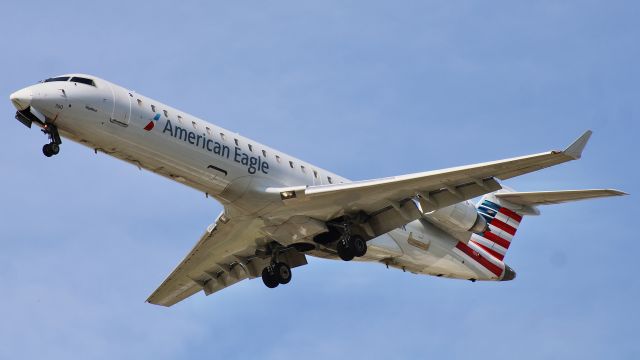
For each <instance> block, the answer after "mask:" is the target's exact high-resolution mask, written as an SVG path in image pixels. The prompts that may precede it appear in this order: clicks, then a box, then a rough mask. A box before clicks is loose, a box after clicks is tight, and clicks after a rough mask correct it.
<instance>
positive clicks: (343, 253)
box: [336, 238, 356, 261]
mask: <svg viewBox="0 0 640 360" xmlns="http://www.w3.org/2000/svg"><path fill="white" fill-rule="evenodd" d="M350 240H351V239H350V238H345V239H341V240H340V241H338V243H337V244H336V250H338V256H339V257H340V259H342V260H344V261H351V260H353V258H354V257H355V256H356V254H355V252H354V248H353V246H352V245H351V241H350Z"/></svg>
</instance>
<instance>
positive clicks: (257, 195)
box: [10, 74, 625, 306]
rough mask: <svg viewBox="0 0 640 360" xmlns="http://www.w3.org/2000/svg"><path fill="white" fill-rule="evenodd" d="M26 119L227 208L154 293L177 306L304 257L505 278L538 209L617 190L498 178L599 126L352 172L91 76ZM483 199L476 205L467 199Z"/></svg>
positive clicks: (269, 276)
mask: <svg viewBox="0 0 640 360" xmlns="http://www.w3.org/2000/svg"><path fill="white" fill-rule="evenodd" d="M10 99H11V101H12V103H13V105H14V106H15V107H16V108H17V112H16V118H17V119H18V120H19V121H20V122H22V123H23V124H24V125H26V126H28V127H31V125H32V124H33V123H35V124H36V125H37V126H39V127H41V128H42V131H43V132H44V133H45V134H46V135H48V137H49V143H47V144H46V145H44V147H43V149H42V150H43V152H44V155H46V156H48V157H50V156H53V155H57V154H58V152H59V151H60V144H61V143H62V137H65V138H67V139H71V140H73V141H76V142H78V143H80V144H83V145H85V146H88V147H90V148H92V149H94V150H95V152H96V153H97V152H98V151H100V152H103V153H106V154H109V155H112V156H114V157H116V158H119V159H121V160H124V161H127V162H129V163H131V164H133V165H135V166H137V167H138V168H144V169H147V170H149V171H152V172H154V173H156V174H159V175H162V176H165V177H168V178H170V179H172V180H175V181H178V182H180V183H183V184H185V185H188V186H190V187H192V188H194V189H196V190H198V191H201V192H203V193H204V194H206V195H207V196H212V197H213V198H215V199H216V200H218V201H219V202H221V203H222V204H223V206H224V211H223V212H222V213H221V214H220V215H219V216H218V218H217V219H216V221H215V222H214V223H213V224H211V225H210V226H209V227H208V228H207V229H206V231H205V232H204V234H203V235H202V237H201V238H200V240H198V242H197V243H196V245H195V246H194V247H193V249H192V250H191V251H190V252H189V253H188V254H187V256H186V257H185V258H184V260H182V262H181V263H180V264H178V266H177V267H176V268H175V270H173V272H171V274H170V275H169V276H168V277H167V278H166V280H165V281H164V282H163V283H162V284H161V285H160V286H159V287H158V289H157V290H156V291H154V292H153V294H151V295H150V296H149V298H148V299H147V301H148V302H149V303H152V304H158V305H164V306H171V305H173V304H176V303H177V302H179V301H182V300H184V299H185V298H187V297H189V296H191V295H193V294H195V293H197V292H200V291H203V292H204V293H205V295H210V294H212V293H214V292H217V291H219V290H221V289H223V288H226V287H228V286H231V285H233V284H235V283H237V282H239V281H241V280H243V279H247V278H248V279H252V278H256V277H259V276H260V277H262V280H263V282H264V284H265V285H266V286H268V287H269V288H275V287H276V286H278V285H279V284H287V283H288V282H289V281H290V280H291V268H294V267H297V266H301V265H305V264H307V260H306V255H311V256H316V257H321V258H326V259H342V260H344V261H349V260H352V259H357V260H359V261H370V262H378V263H382V264H384V265H386V266H387V267H393V268H398V269H401V270H403V271H410V272H412V273H416V274H427V275H434V276H439V277H440V276H442V277H447V278H456V279H467V280H471V281H476V280H490V281H491V280H495V281H505V280H512V279H514V278H515V275H516V273H515V272H514V271H513V270H512V269H511V268H510V267H509V266H507V265H506V264H505V263H504V257H505V255H506V253H507V250H508V249H509V246H510V244H511V241H512V239H513V237H514V235H515V234H516V230H517V229H518V226H519V225H520V222H521V220H522V217H523V216H524V215H538V214H539V211H538V206H539V205H545V204H557V203H561V202H568V201H574V200H581V199H588V198H597V197H605V196H616V195H625V193H623V192H621V191H618V190H610V189H598V190H570V191H548V192H515V191H513V190H510V189H507V188H503V187H502V186H501V185H500V183H499V182H498V180H506V179H509V178H512V177H515V176H519V175H523V174H526V173H530V172H533V171H537V170H540V169H543V168H546V167H550V166H553V165H557V164H561V163H564V162H567V161H571V160H576V159H579V158H580V156H581V154H582V150H583V149H584V147H585V145H586V144H587V141H588V140H589V137H590V136H591V131H587V132H585V133H584V134H583V135H582V136H580V137H579V138H578V139H577V140H576V141H575V142H574V143H573V144H571V145H570V146H569V147H567V148H566V149H565V150H562V151H549V152H543V153H539V154H534V155H528V156H522V157H516V158H511V159H505V160H498V161H491V162H486V163H480V164H474V165H467V166H460V167H454V168H448V169H443V170H435V171H427V172H421V173H415V174H408V175H401V176H393V177H388V178H382V179H373V180H361V181H350V180H347V179H345V178H343V177H341V176H339V175H336V174H334V173H332V172H329V171H327V170H325V169H322V168H320V167H318V166H315V165H312V164H309V163H307V162H304V161H302V160H299V159H297V158H294V157H292V156H290V155H287V154H284V153H282V152H280V151H277V150H275V149H273V148H270V147H267V146H265V145H262V144H260V143H258V142H256V141H253V140H251V139H248V138H246V137H243V136H240V135H238V134H236V133H233V132H231V131H229V130H226V129H223V128H221V127H219V126H216V125H213V124H211V123H208V122H206V121H204V120H202V119H198V118H196V117H194V116H191V115H189V114H187V113H184V112H182V111H180V110H177V109H174V108H172V107H170V106H167V105H165V104H162V103H160V102H159V101H156V100H153V99H150V98H148V97H146V96H143V95H141V94H138V93H136V92H134V91H132V90H127V89H126V88H123V87H120V86H118V85H115V84H113V83H110V82H108V81H106V80H103V79H100V78H98V77H95V76H91V75H83V74H69V75H62V76H57V77H53V78H49V79H46V80H44V81H41V82H40V83H38V84H36V85H33V86H29V87H27V88H24V89H22V90H19V91H17V92H15V93H13V94H11V96H10ZM478 196H483V197H482V198H481V199H480V201H479V202H478V203H477V204H476V205H474V204H472V203H471V202H469V201H468V200H469V199H473V198H475V197H478Z"/></svg>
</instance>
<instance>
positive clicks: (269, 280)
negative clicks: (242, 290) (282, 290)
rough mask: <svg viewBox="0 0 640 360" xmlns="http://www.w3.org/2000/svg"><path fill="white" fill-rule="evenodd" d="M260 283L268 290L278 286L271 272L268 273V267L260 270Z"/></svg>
mask: <svg viewBox="0 0 640 360" xmlns="http://www.w3.org/2000/svg"><path fill="white" fill-rule="evenodd" d="M262 282H263V283H264V284H265V285H266V287H268V288H269V289H273V288H274V287H276V286H278V285H279V284H280V283H279V282H278V279H276V277H275V274H274V273H273V272H271V271H269V267H268V266H267V267H266V268H264V269H263V270H262Z"/></svg>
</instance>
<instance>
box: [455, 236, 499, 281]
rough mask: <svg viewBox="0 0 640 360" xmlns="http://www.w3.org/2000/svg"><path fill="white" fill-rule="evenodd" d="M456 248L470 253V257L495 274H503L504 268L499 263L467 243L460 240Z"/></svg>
mask: <svg viewBox="0 0 640 360" xmlns="http://www.w3.org/2000/svg"><path fill="white" fill-rule="evenodd" d="M456 248H457V249H458V250H460V251H462V252H463V253H465V254H467V255H469V257H470V258H472V259H473V260H475V261H476V262H478V264H480V265H482V266H484V267H485V268H486V269H487V270H489V271H491V272H492V273H493V274H494V275H495V276H500V274H502V269H501V268H500V267H499V266H498V265H496V264H494V263H492V262H491V261H489V260H487V259H486V258H484V257H483V256H482V255H480V253H478V252H477V251H475V250H473V249H472V248H470V247H469V246H468V245H467V244H465V243H463V242H460V241H458V243H457V244H456Z"/></svg>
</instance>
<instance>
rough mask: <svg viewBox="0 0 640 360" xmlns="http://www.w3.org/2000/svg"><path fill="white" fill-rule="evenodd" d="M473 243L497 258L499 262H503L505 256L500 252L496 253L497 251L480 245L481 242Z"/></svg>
mask: <svg viewBox="0 0 640 360" xmlns="http://www.w3.org/2000/svg"><path fill="white" fill-rule="evenodd" d="M471 241H473V240H471ZM473 243H474V244H476V245H478V246H479V247H481V248H482V250H484V251H486V252H488V253H489V254H491V256H493V257H494V258H496V259H498V260H502V259H504V255H502V254H500V253H499V252H497V251H495V250H493V249H489V248H488V247H486V246H484V245H482V244H480V243H479V242H477V241H473Z"/></svg>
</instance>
